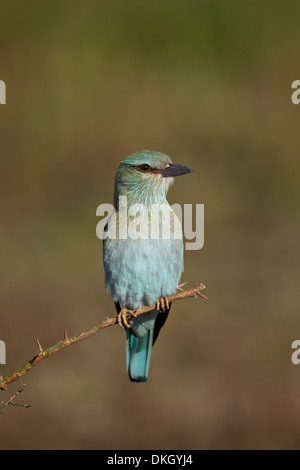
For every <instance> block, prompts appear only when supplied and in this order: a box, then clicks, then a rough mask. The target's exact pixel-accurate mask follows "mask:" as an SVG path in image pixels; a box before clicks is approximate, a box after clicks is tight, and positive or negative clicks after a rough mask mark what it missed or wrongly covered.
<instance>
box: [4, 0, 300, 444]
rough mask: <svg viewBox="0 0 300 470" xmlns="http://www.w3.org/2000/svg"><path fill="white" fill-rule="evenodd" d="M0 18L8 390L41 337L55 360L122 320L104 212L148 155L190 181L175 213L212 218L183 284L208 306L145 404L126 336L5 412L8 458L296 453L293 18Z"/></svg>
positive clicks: (133, 14)
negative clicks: (130, 164) (60, 347)
mask: <svg viewBox="0 0 300 470" xmlns="http://www.w3.org/2000/svg"><path fill="white" fill-rule="evenodd" d="M0 9H1V22H0V65H1V67H0V79H1V80H4V81H5V82H6V86H7V104H6V105H3V106H1V107H0V134H1V160H0V194H1V199H0V204H1V225H0V250H1V282H0V298H1V322H0V339H2V340H4V341H5V342H6V347H7V365H5V366H4V365H2V366H0V373H2V374H3V375H7V374H9V373H10V372H12V371H13V370H15V369H16V368H18V367H19V366H21V365H22V364H23V363H24V362H25V361H26V360H27V359H29V358H31V357H32V356H33V355H34V354H35V353H36V351H37V347H36V344H35V338H36V337H38V338H39V340H40V341H41V343H42V345H43V346H44V347H46V346H50V345H52V344H54V343H56V342H57V341H58V340H59V339H61V338H62V335H63V329H64V327H67V328H68V332H69V334H70V335H71V334H75V333H78V332H80V331H83V330H85V329H87V328H89V327H90V326H92V325H94V324H95V323H97V322H98V321H100V320H101V319H103V318H104V317H105V316H107V315H112V314H114V306H113V303H112V301H111V299H110V296H109V294H107V293H106V292H105V289H104V277H103V268H102V243H101V241H100V240H98V238H97V237H96V224H97V222H98V220H99V219H98V218H97V217H96V208H97V206H98V205H99V204H101V203H103V202H112V191H113V182H114V173H115V171H116V168H117V166H118V164H119V162H120V161H121V160H122V159H123V158H124V157H125V156H127V155H129V154H131V153H133V152H135V151H137V150H141V149H156V150H159V151H162V152H165V153H167V154H169V155H170V156H171V157H172V159H173V161H174V162H176V163H181V164H183V165H188V166H191V167H192V168H194V170H195V173H194V174H193V175H189V176H188V177H183V178H180V179H178V180H176V184H175V186H173V187H172V188H171V190H170V192H169V201H170V202H171V203H174V202H179V203H181V204H183V203H203V204H205V245H204V248H203V249H202V250H200V251H196V252H192V251H188V252H186V254H185V272H184V275H183V277H182V281H189V284H188V286H187V287H192V286H193V285H195V283H196V282H203V283H205V284H206V285H207V289H206V295H207V296H208V297H209V301H208V302H205V301H204V300H198V301H194V300H186V301H184V302H182V303H181V302H178V303H176V304H174V305H173V307H172V311H171V314H170V317H169V319H168V322H167V324H166V326H165V327H164V329H163V330H162V332H161V334H160V338H159V341H158V342H157V345H155V347H154V349H153V354H152V361H151V368H150V377H149V381H148V382H147V384H140V385H138V384H132V383H130V382H129V380H128V378H127V375H126V371H125V337H124V336H125V335H124V332H123V331H121V330H120V329H119V328H117V327H114V328H109V329H107V330H105V331H104V332H102V333H99V334H97V335H95V336H94V337H92V338H90V339H88V340H87V341H83V342H82V343H79V344H77V345H75V346H73V347H72V348H67V349H66V350H64V351H63V352H61V353H59V354H57V355H55V356H53V357H52V358H50V359H48V360H47V361H45V362H44V363H42V364H41V365H39V366H38V367H36V368H35V369H33V370H32V371H31V372H30V373H29V374H27V375H26V376H24V380H23V381H24V382H25V383H26V385H27V386H26V388H25V390H24V392H23V394H22V395H23V396H22V398H23V399H24V401H25V402H26V403H30V404H31V405H32V407H31V408H30V409H24V408H18V407H15V408H14V407H9V408H6V410H7V412H8V414H7V415H3V416H0V423H1V424H0V434H1V439H0V443H1V444H0V446H1V448H2V449H66V448H67V449H224V448H225V449H245V448H260V449H262V448H277V449H278V448H299V447H300V398H299V390H300V366H299V367H297V366H295V365H293V364H292V362H291V353H292V350H291V343H292V341H293V340H294V339H299V338H300V320H299V306H300V290H299V274H300V269H299V261H300V256H299V254H300V250H299V236H300V227H299V205H300V192H299V171H300V157H299V150H300V137H299V122H300V106H299V107H297V106H295V105H293V104H292V103H291V93H292V90H291V83H292V82H293V81H294V80H296V79H300V68H299V50H298V45H299V14H300V4H299V2H297V1H289V0H288V1H286V2H271V1H263V2H262V1H258V0H254V1H252V2H239V1H237V0H230V1H227V2H222V0H218V1H217V0H209V1H208V0H207V1H204V0H202V1H200V0H199V1H196V0H194V1H193V0H186V1H185V2H182V1H181V0H154V1H152V2H146V1H140V0H139V1H137V0H128V1H126V2H124V1H121V0H110V1H108V0H107V1H105V0H102V1H89V0H87V1H85V2H80V1H75V2H74V1H72V2H71V1H69V0H61V1H59V2H58V1H55V2H42V1H36V0H35V1H34V0H30V1H28V2H23V1H14V2H10V1H8V0H2V2H1V8H0ZM17 386H18V385H17V383H15V384H14V385H11V387H10V388H9V390H7V391H6V392H1V396H0V400H6V399H8V398H9V397H10V395H11V394H12V393H13V392H14V391H15V390H16V388H17Z"/></svg>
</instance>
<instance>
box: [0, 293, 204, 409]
mask: <svg viewBox="0 0 300 470" xmlns="http://www.w3.org/2000/svg"><path fill="white" fill-rule="evenodd" d="M182 285H183V284H182ZM203 289H205V285H204V284H199V285H198V286H196V287H194V288H193V289H189V290H186V291H182V292H177V293H176V294H174V295H171V296H170V297H169V302H175V301H176V300H181V299H187V298H190V297H196V298H198V297H202V298H203V299H207V297H205V295H203V294H202V290H203ZM181 290H182V289H181ZM155 308H156V305H155V304H153V305H145V306H144V307H141V308H138V309H137V310H135V311H134V313H135V314H136V315H141V314H142V313H146V312H150V311H151V310H154V309H155ZM129 317H130V315H129ZM116 324H118V319H117V317H114V318H105V319H104V320H103V321H102V322H101V323H98V324H97V325H95V326H93V327H92V328H90V329H89V330H86V331H84V332H82V333H79V334H77V335H74V336H71V337H68V334H67V330H66V329H65V330H64V336H63V339H62V340H61V341H59V342H58V343H56V344H54V346H50V347H49V348H47V349H44V350H43V348H42V346H41V343H40V342H39V340H38V339H37V340H36V342H37V345H38V354H36V355H35V356H34V357H33V358H32V359H30V360H29V361H27V362H26V363H25V364H23V366H22V367H20V368H19V369H18V370H16V371H15V372H13V373H12V374H10V375H8V376H7V377H5V378H4V379H1V378H0V390H6V389H7V388H8V387H9V385H10V384H12V383H13V382H15V381H16V380H18V379H19V378H20V377H22V375H24V374H26V373H27V372H29V371H30V370H31V369H32V368H33V367H34V366H36V365H37V364H39V363H40V362H41V361H42V360H43V359H46V358H47V357H50V356H52V354H55V353H57V352H58V351H60V350H62V349H64V348H65V347H67V346H71V345H72V344H75V343H78V342H79V341H82V340H84V339H86V338H89V337H90V336H92V335H94V334H95V333H98V332H99V331H101V330H103V329H104V328H107V327H109V326H113V325H116ZM22 389H23V388H22ZM21 391H22V390H21ZM17 393H20V392H17ZM13 397H14V396H13ZM8 401H12V399H10V400H8ZM8 404H12V403H8ZM19 406H25V405H19ZM26 406H27V405H26ZM0 411H1V404H0Z"/></svg>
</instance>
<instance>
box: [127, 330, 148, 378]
mask: <svg viewBox="0 0 300 470" xmlns="http://www.w3.org/2000/svg"><path fill="white" fill-rule="evenodd" d="M126 335H127V340H126V362H127V372H128V375H129V378H130V380H131V381H133V382H146V381H147V378H148V372H149V365H150V358H151V350H152V344H153V329H151V330H149V331H148V332H147V333H146V334H145V335H144V336H142V337H137V336H136V335H135V334H134V333H133V332H132V330H131V329H128V330H126Z"/></svg>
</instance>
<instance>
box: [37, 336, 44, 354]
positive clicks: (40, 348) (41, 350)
mask: <svg viewBox="0 0 300 470" xmlns="http://www.w3.org/2000/svg"><path fill="white" fill-rule="evenodd" d="M36 342H37V345H38V348H39V354H42V352H43V348H42V346H41V343H40V342H39V340H38V339H37V338H36Z"/></svg>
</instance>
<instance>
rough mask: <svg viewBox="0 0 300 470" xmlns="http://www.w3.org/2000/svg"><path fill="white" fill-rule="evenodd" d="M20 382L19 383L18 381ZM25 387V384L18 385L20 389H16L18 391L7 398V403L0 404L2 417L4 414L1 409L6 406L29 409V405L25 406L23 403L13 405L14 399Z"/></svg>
mask: <svg viewBox="0 0 300 470" xmlns="http://www.w3.org/2000/svg"><path fill="white" fill-rule="evenodd" d="M20 382H21V381H20ZM24 387H25V384H22V382H21V384H20V387H19V388H18V390H17V391H16V392H15V393H14V394H13V395H12V396H11V397H10V398H9V400H7V401H2V402H1V403H0V414H2V415H4V414H6V413H4V411H2V410H3V408H5V407H6V406H9V405H13V406H23V408H30V407H31V405H26V404H25V403H23V402H20V403H15V402H14V399H15V398H16V397H17V396H18V395H19V394H20V393H21V392H23V389H24Z"/></svg>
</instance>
